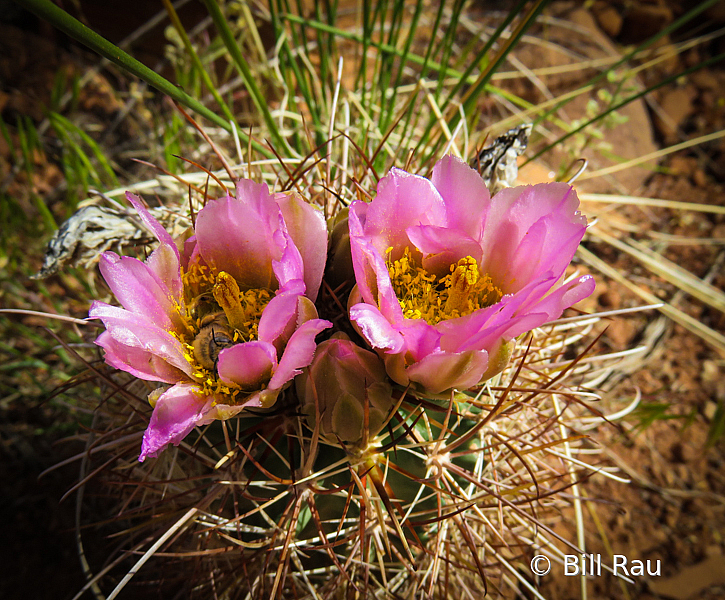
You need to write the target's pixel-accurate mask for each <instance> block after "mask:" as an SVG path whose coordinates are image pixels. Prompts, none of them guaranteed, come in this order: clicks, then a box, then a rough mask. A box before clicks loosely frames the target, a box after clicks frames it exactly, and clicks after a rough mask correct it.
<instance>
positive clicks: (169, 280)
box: [90, 180, 331, 461]
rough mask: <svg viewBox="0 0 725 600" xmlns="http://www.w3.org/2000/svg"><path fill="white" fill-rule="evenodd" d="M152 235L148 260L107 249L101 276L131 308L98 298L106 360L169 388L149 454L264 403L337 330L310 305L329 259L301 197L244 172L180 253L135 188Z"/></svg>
mask: <svg viewBox="0 0 725 600" xmlns="http://www.w3.org/2000/svg"><path fill="white" fill-rule="evenodd" d="M127 198H128V200H129V201H130V202H131V204H133V206H134V207H135V209H136V210H137V211H138V214H139V216H140V217H141V219H142V220H143V221H144V223H145V224H146V225H147V226H148V227H149V228H150V229H151V230H152V231H153V232H154V233H155V235H156V237H157V238H158V240H159V245H158V247H157V248H156V249H155V250H154V251H153V252H152V253H151V255H150V256H149V257H148V259H147V260H146V261H145V262H142V261H140V260H137V259H135V258H131V257H125V256H124V257H120V256H118V255H117V254H115V253H113V252H104V253H103V255H102V257H101V264H100V268H101V273H102V274H103V277H104V278H105V280H106V282H107V283H108V285H109V287H110V288H111V291H112V292H113V293H114V295H115V296H116V299H117V300H118V301H119V302H120V304H121V306H122V307H123V308H119V307H116V306H111V305H109V304H105V303H103V302H94V303H93V305H92V307H91V310H90V316H91V317H96V318H99V319H101V320H102V321H103V323H104V325H105V326H106V331H105V332H103V333H102V334H101V335H100V336H99V337H98V339H97V340H96V344H98V345H99V346H101V347H102V348H103V349H104V350H105V359H106V362H107V363H108V364H110V365H111V366H113V367H116V368H118V369H122V370H124V371H127V372H129V373H131V374H133V375H135V376H136V377H139V378H141V379H146V380H150V381H159V382H162V383H165V384H168V385H167V386H165V387H162V388H160V389H159V390H157V391H156V392H154V393H152V394H151V395H150V396H149V401H150V402H151V403H152V405H153V406H154V410H153V414H152V416H151V421H150V423H149V426H148V429H147V430H146V432H145V434H144V438H143V444H142V449H141V455H140V456H139V460H140V461H143V460H144V459H145V458H146V457H147V456H152V457H153V456H156V455H157V454H158V453H159V452H160V451H161V450H163V449H164V448H165V447H166V446H167V445H168V444H175V445H178V444H179V443H180V442H181V440H182V439H184V437H186V435H187V434H188V433H189V432H190V431H191V430H192V429H193V428H194V427H195V426H196V425H203V424H206V423H210V422H211V421H213V420H214V419H227V418H229V417H231V416H233V415H236V414H238V413H239V412H240V411H242V410H243V409H245V408H253V407H257V408H267V407H270V406H272V405H273V404H274V402H275V401H276V399H277V396H278V394H279V393H280V391H281V390H282V389H283V388H284V387H285V386H286V385H287V384H288V383H289V382H290V381H291V380H292V379H293V378H294V376H295V375H297V374H298V373H300V369H301V368H303V367H306V366H307V365H309V364H310V362H311V361H312V357H313V355H314V351H315V346H316V345H315V336H316V335H317V334H318V333H319V332H320V331H322V330H323V329H325V328H327V327H330V326H331V324H330V323H329V322H328V321H324V320H322V319H318V318H317V311H316V309H315V306H314V304H313V301H314V299H315V297H316V295H317V291H318V289H319V286H320V281H321V279H322V272H323V270H324V266H325V253H326V247H327V234H326V226H325V221H324V218H323V216H322V214H321V213H320V212H319V211H318V210H316V209H315V208H313V207H312V206H310V205H309V204H307V203H306V202H304V200H302V198H300V197H299V196H296V195H287V194H270V193H269V190H268V188H267V186H266V185H265V184H257V183H254V182H252V181H248V180H242V181H239V182H238V183H237V187H236V197H232V196H229V195H228V196H226V197H224V198H221V199H219V200H211V201H209V202H208V203H207V205H206V206H205V207H204V208H203V209H201V210H200V211H199V213H198V215H197V217H196V223H195V232H194V233H195V235H194V236H193V237H191V238H190V239H188V240H187V241H186V242H185V244H184V251H183V252H179V249H178V248H177V246H176V244H175V242H174V240H173V239H172V238H171V236H170V235H169V233H168V232H167V231H166V230H164V228H163V227H162V226H161V225H160V224H159V223H158V222H157V221H156V220H155V219H154V218H153V217H152V216H151V215H150V214H149V212H148V211H147V210H146V208H144V206H143V204H142V203H141V201H140V200H139V199H138V198H136V197H134V196H133V195H131V194H127Z"/></svg>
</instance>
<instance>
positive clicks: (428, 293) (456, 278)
mask: <svg viewBox="0 0 725 600" xmlns="http://www.w3.org/2000/svg"><path fill="white" fill-rule="evenodd" d="M391 251H392V248H389V249H388V253H387V254H388V260H387V265H388V274H389V275H390V281H391V282H392V284H393V290H394V291H395V295H396V296H397V297H398V302H400V307H401V308H402V309H403V316H404V317H405V318H406V319H424V320H425V321H426V322H428V323H430V324H431V325H435V324H436V323H440V322H441V321H445V320H447V319H455V318H457V317H463V316H466V315H470V314H471V313H472V312H474V311H476V310H479V309H481V308H486V307H487V306H491V305H492V304H495V303H496V302H498V301H499V300H500V299H501V296H502V293H501V290H500V289H498V288H497V287H496V286H494V285H493V282H492V281H491V277H490V276H489V275H483V276H481V274H480V272H479V270H478V263H477V262H476V259H474V258H473V257H471V256H466V257H465V258H462V259H461V260H459V261H458V262H457V263H456V264H453V265H451V268H450V273H449V274H448V275H445V276H444V277H441V278H438V277H436V276H435V275H433V274H431V273H428V271H426V270H425V269H424V268H422V267H420V266H418V265H417V264H416V260H415V258H414V257H413V256H412V255H411V253H410V250H409V249H408V248H406V249H405V252H404V253H403V256H401V257H400V258H399V259H397V260H392V261H391V260H390V253H391Z"/></svg>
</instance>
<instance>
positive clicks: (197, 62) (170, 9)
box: [161, 0, 236, 122]
mask: <svg viewBox="0 0 725 600" xmlns="http://www.w3.org/2000/svg"><path fill="white" fill-rule="evenodd" d="M161 1H162V2H163V4H164V8H166V12H167V13H168V14H169V19H171V23H172V25H173V26H174V28H175V29H176V31H177V33H178V34H179V36H180V37H181V41H182V43H183V44H184V48H186V53H187V54H188V55H189V58H191V62H192V63H193V64H194V66H195V67H196V69H197V71H198V72H199V75H200V77H201V79H202V81H203V82H204V85H205V86H206V88H207V89H208V90H209V92H211V95H212V96H214V100H216V103H217V104H218V105H219V108H221V110H222V112H223V113H224V116H225V117H226V118H227V120H229V121H234V122H236V120H235V118H234V115H233V114H232V111H231V109H230V108H229V106H228V105H227V103H226V102H224V99H223V98H222V97H221V94H220V93H219V91H218V90H217V89H216V86H215V85H214V82H212V80H211V76H210V75H209V72H208V71H207V70H206V69H205V68H204V65H203V64H202V62H201V59H200V58H199V55H198V54H197V52H196V50H194V47H193V46H192V45H191V40H190V39H189V36H188V35H186V29H184V26H183V25H182V23H181V20H180V19H179V15H178V14H177V13H176V10H174V6H173V4H172V3H171V0H161Z"/></svg>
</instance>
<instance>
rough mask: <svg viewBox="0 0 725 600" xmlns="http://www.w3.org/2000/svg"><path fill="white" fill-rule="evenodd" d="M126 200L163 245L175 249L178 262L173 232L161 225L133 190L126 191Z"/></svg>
mask: <svg viewBox="0 0 725 600" xmlns="http://www.w3.org/2000/svg"><path fill="white" fill-rule="evenodd" d="M126 200H128V201H129V202H130V203H131V205H132V206H133V207H134V208H135V209H136V212H137V213H138V216H139V217H141V220H142V221H143V222H144V224H145V225H146V227H148V228H149V229H150V230H151V231H153V233H154V235H155V236H156V239H158V240H159V242H160V243H161V245H162V246H168V247H169V248H171V249H173V250H174V251H175V253H176V260H177V262H178V260H179V249H178V248H177V247H176V243H175V242H174V238H172V237H171V234H170V233H169V232H168V231H166V229H164V226H163V225H161V223H159V222H158V221H157V220H156V219H154V217H153V216H152V215H151V213H150V212H149V211H148V210H147V209H146V205H145V204H144V203H143V201H142V200H141V198H139V197H138V196H136V195H134V194H132V193H131V192H126Z"/></svg>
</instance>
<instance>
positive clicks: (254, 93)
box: [204, 0, 292, 152]
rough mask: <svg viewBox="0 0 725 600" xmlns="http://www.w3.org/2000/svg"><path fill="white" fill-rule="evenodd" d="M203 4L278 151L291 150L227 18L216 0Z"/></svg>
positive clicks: (206, 0)
mask: <svg viewBox="0 0 725 600" xmlns="http://www.w3.org/2000/svg"><path fill="white" fill-rule="evenodd" d="M204 4H205V5H206V8H207V10H208V11H209V15H210V16H211V18H212V21H213V22H214V25H215V26H216V28H217V31H218V32H219V35H220V36H221V38H222V41H223V42H224V45H225V46H226V48H227V51H228V52H229V56H230V57H231V59H232V61H233V63H234V65H235V66H236V68H237V70H238V71H239V74H240V75H241V77H242V81H243V82H244V85H245V87H246V88H247V91H248V92H249V95H250V97H251V98H252V102H253V103H254V106H255V107H256V109H257V110H258V111H259V114H260V115H261V116H262V118H263V119H264V122H265V124H266V125H267V128H268V129H269V133H270V135H271V137H272V139H273V141H274V143H275V144H276V145H277V149H278V151H281V150H284V151H287V152H292V149H291V148H290V147H289V144H288V143H287V140H285V139H284V138H283V137H282V135H281V134H280V131H279V129H278V127H277V123H276V121H275V120H274V119H273V118H272V113H270V111H269V106H268V103H267V99H266V98H264V97H263V96H262V92H261V90H260V89H259V87H258V86H257V82H256V81H255V80H254V77H253V75H252V71H251V70H250V68H249V65H248V64H247V61H246V59H245V58H244V56H243V55H242V51H241V49H240V48H239V45H238V44H237V41H236V40H235V39H234V34H233V33H232V30H231V29H230V28H229V25H228V24H227V20H226V18H225V17H224V14H223V13H222V11H221V8H219V4H217V2H216V0H204Z"/></svg>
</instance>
